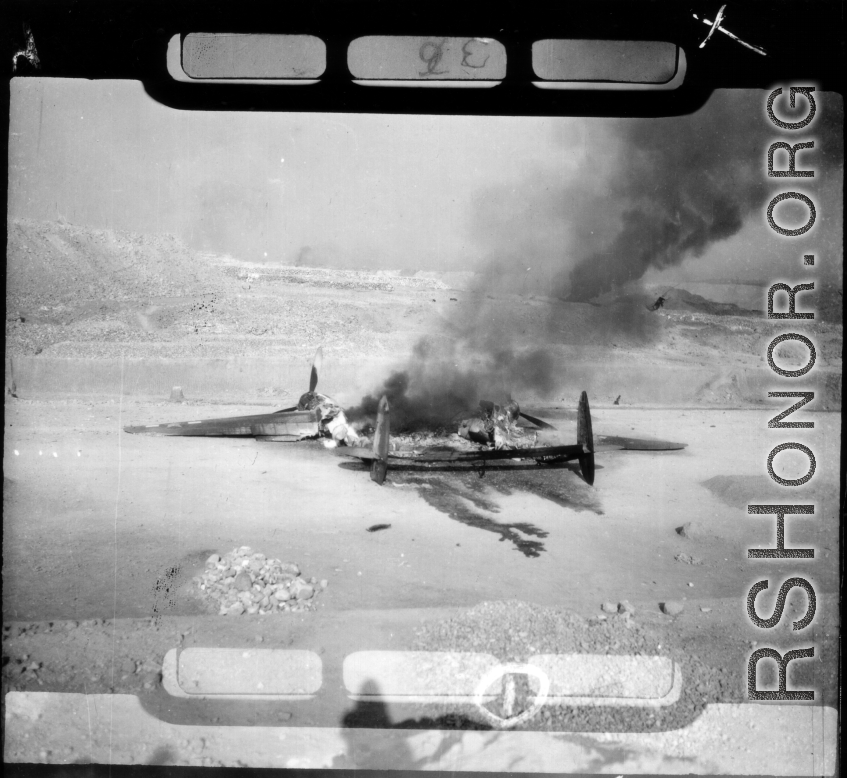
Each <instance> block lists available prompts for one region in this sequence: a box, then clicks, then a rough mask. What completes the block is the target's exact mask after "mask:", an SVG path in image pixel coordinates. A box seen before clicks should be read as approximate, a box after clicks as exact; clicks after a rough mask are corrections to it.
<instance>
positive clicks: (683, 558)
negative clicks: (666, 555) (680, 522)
mask: <svg viewBox="0 0 847 778" xmlns="http://www.w3.org/2000/svg"><path fill="white" fill-rule="evenodd" d="M680 529H681V528H680ZM680 534H682V533H680ZM674 559H675V560H676V561H677V562H682V563H683V564H684V565H702V564H703V560H702V559H700V558H699V557H696V556H692V555H691V554H684V553H683V554H677V555H676V556H675V557H674Z"/></svg>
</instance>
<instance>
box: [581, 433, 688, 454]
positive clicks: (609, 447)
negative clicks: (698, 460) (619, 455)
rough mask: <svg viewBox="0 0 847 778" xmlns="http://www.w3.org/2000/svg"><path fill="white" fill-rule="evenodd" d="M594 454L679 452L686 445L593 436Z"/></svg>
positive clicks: (668, 441)
mask: <svg viewBox="0 0 847 778" xmlns="http://www.w3.org/2000/svg"><path fill="white" fill-rule="evenodd" d="M594 440H595V443H596V445H595V447H594V452H595V453H600V452H601V451H679V450H680V449H683V448H685V447H686V446H688V444H687V443H674V442H673V441H670V440H652V439H650V438H624V437H618V436H617V435H595V436H594Z"/></svg>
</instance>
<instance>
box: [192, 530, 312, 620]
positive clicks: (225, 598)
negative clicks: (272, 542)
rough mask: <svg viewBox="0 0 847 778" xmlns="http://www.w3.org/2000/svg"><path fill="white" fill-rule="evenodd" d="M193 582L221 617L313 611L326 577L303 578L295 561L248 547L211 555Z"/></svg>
mask: <svg viewBox="0 0 847 778" xmlns="http://www.w3.org/2000/svg"><path fill="white" fill-rule="evenodd" d="M194 581H195V582H196V583H197V585H198V586H199V588H200V592H201V596H203V597H204V598H208V599H211V600H213V601H214V602H215V603H216V604H217V605H218V606H219V613H220V614H221V615H222V616H241V615H242V614H244V613H248V614H253V613H261V614H268V613H274V612H277V611H304V610H311V609H313V608H314V601H315V600H314V598H315V595H316V594H317V593H318V592H320V591H323V590H324V589H325V588H326V586H327V582H326V581H325V580H324V581H321V582H320V583H318V582H317V580H316V579H315V578H309V579H308V580H306V579H305V578H303V577H301V575H300V568H299V567H297V565H295V564H293V563H292V562H280V561H279V560H278V559H268V558H267V557H265V555H264V554H259V553H253V550H252V549H251V548H250V547H249V546H241V548H236V549H235V550H233V551H232V552H230V553H229V554H225V555H224V556H223V557H222V556H220V555H218V554H212V556H210V557H209V558H208V559H207V560H206V570H205V571H204V572H203V574H202V575H200V576H197V577H196V578H195V579H194Z"/></svg>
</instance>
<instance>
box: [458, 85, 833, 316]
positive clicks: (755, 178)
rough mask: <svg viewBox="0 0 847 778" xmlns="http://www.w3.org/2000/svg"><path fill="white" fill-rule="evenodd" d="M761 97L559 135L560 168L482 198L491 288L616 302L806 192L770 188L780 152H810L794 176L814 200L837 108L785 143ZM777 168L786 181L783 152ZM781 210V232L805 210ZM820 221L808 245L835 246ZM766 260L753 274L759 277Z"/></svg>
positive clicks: (744, 94) (786, 136)
mask: <svg viewBox="0 0 847 778" xmlns="http://www.w3.org/2000/svg"><path fill="white" fill-rule="evenodd" d="M766 97H767V93H766V92H764V91H761V90H721V91H717V92H715V93H714V94H713V95H712V97H711V98H710V99H709V101H708V103H707V104H706V105H705V106H704V107H703V108H702V109H701V110H699V111H698V112H697V113H695V114H693V115H691V116H682V117H672V118H667V119H662V118H659V119H614V120H600V119H586V120H585V124H584V128H582V135H581V134H580V132H579V131H578V130H577V129H575V128H574V126H573V124H563V125H562V130H561V134H560V143H561V147H562V159H563V160H564V162H565V164H558V163H557V164H556V165H551V167H550V169H549V170H547V169H535V170H528V171H526V175H525V177H524V179H523V180H522V181H518V182H514V181H510V182H504V183H503V184H502V185H498V186H495V187H489V188H488V189H486V190H482V191H480V192H479V193H478V194H477V198H476V203H475V212H474V215H473V219H472V223H471V236H472V237H473V239H474V240H475V241H476V242H478V243H479V244H481V245H482V246H484V247H485V248H486V249H487V255H488V269H489V271H492V272H489V273H488V274H487V275H489V277H490V281H489V283H490V284H491V285H496V284H498V283H499V284H500V288H501V289H508V288H514V286H515V285H516V284H517V285H518V286H519V287H520V289H525V290H526V291H532V292H535V293H540V294H544V295H547V296H551V297H558V298H560V299H568V300H574V301H586V300H592V299H594V298H595V297H597V296H598V295H600V294H602V293H604V292H607V291H610V290H618V291H620V288H621V287H622V286H623V285H625V284H627V283H630V282H636V281H638V280H639V279H640V278H642V276H643V275H644V273H645V272H646V271H647V270H649V269H651V268H654V269H662V268H667V267H670V266H674V265H678V264H679V263H681V262H682V261H683V260H685V259H686V258H695V259H696V258H698V257H703V256H706V255H708V253H709V249H710V247H712V246H714V245H715V244H716V243H719V242H721V241H725V240H726V239H728V238H731V237H732V236H734V235H736V234H737V233H738V232H739V231H740V230H741V229H742V227H743V226H744V225H745V223H747V222H748V221H749V220H750V219H752V218H761V216H762V214H763V212H764V208H765V205H766V204H767V202H768V197H769V195H772V194H774V193H776V192H778V191H782V190H781V189H778V188H777V186H778V185H782V187H783V189H785V188H789V189H790V188H791V185H792V184H793V186H794V187H798V186H799V187H801V188H802V187H803V186H804V184H808V185H810V186H811V185H812V182H811V180H810V179H768V177H767V167H766V153H767V149H768V146H769V145H770V143H772V142H774V141H776V140H784V141H789V142H791V143H798V142H800V141H806V140H814V141H815V148H814V149H808V150H802V151H800V152H798V155H797V168H798V169H800V170H803V169H814V170H815V171H816V173H815V179H814V187H815V189H816V191H820V190H821V187H822V186H823V185H824V183H825V182H826V181H827V178H828V177H829V179H830V180H832V179H833V178H836V177H838V176H840V174H841V171H842V170H843V137H842V134H841V126H842V123H843V104H842V102H841V101H840V100H838V99H836V98H835V96H834V95H831V94H830V95H828V96H827V98H826V99H824V98H823V97H821V103H820V104H821V105H822V106H823V107H824V108H825V109H826V110H822V109H820V107H819V113H818V118H817V119H816V120H815V123H814V124H813V125H812V127H811V128H810V130H809V131H808V132H800V133H785V132H780V131H779V130H777V128H776V127H775V126H774V125H773V124H771V122H770V121H769V120H768V118H767V115H766V114H765V99H766ZM801 136H802V137H801ZM776 164H777V167H778V168H780V169H785V165H786V155H785V152H779V153H778V154H777V156H776ZM838 188H840V182H839V183H838ZM780 208H784V209H785V210H784V211H780V218H781V219H785V220H786V222H785V223H788V221H789V220H790V219H791V218H792V217H793V216H794V215H795V214H796V215H797V216H798V217H800V218H802V219H803V221H805V214H804V212H802V211H801V209H799V208H797V209H796V212H795V211H792V208H793V206H792V205H789V204H784V205H782V206H780ZM827 215H828V216H829V219H828V220H827V219H826V218H823V217H824V215H823V214H822V213H821V214H819V219H818V223H817V224H816V226H815V239H816V241H818V242H823V243H826V242H828V241H827V239H826V238H825V236H829V235H834V236H835V242H836V243H839V244H840V233H841V229H840V226H839V225H838V224H837V222H838V219H839V218H840V215H838V214H834V213H832V209H830V213H829V214H827ZM827 222H828V223H827ZM762 223H763V224H764V222H763V221H762ZM800 223H802V221H801V222H799V223H798V226H799V224H800ZM836 233H837V235H835V234H836ZM762 259H763V258H762V257H758V258H755V259H754V262H755V263H756V264H757V265H759V266H760V267H762V268H763V272H764V273H765V274H766V273H767V272H768V271H767V268H766V267H764V264H765V263H764V262H763V261H762ZM507 277H508V280H504V279H506V278H507ZM498 279H500V280H499V282H498ZM633 291H634V290H633Z"/></svg>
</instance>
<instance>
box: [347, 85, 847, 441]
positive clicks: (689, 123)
mask: <svg viewBox="0 0 847 778" xmlns="http://www.w3.org/2000/svg"><path fill="white" fill-rule="evenodd" d="M765 97H766V95H765V94H764V93H763V92H762V91H758V90H748V91H719V92H716V93H715V94H714V95H713V96H712V97H711V98H710V100H709V102H708V104H707V105H706V106H705V107H704V108H703V109H701V110H700V111H699V112H698V113H696V114H694V115H692V116H685V117H674V118H668V119H619V120H591V119H587V120H585V125H584V127H583V129H582V133H583V136H582V138H580V137H579V132H574V125H573V123H571V124H569V125H567V127H566V129H567V133H566V132H563V133H562V136H561V142H562V148H563V157H565V156H566V155H565V151H570V152H572V153H571V155H570V157H567V162H568V164H565V165H559V166H558V169H557V170H558V172H557V170H554V169H552V167H551V169H550V170H546V169H534V170H527V171H526V175H525V177H524V179H523V180H522V181H520V182H518V183H517V184H515V182H504V183H503V184H501V185H498V186H494V187H489V188H487V189H484V190H480V191H479V192H477V194H476V198H475V204H474V214H473V218H472V221H471V229H472V236H473V237H474V239H475V240H476V241H477V242H478V243H481V244H482V245H483V246H486V247H487V248H488V252H487V264H486V265H485V266H483V267H482V268H475V269H477V270H478V271H479V272H478V276H477V278H478V281H477V284H476V287H475V289H474V290H473V291H474V292H475V295H474V298H475V299H474V301H473V302H472V303H471V302H470V301H463V303H462V305H461V306H459V307H457V309H456V310H455V311H454V314H453V316H452V317H451V319H450V321H449V322H448V329H449V331H450V334H451V335H452V337H453V340H452V341H449V342H442V341H439V340H436V339H435V338H433V339H431V341H425V342H421V343H420V344H419V346H418V348H417V349H416V353H415V355H414V357H413V359H412V360H411V361H410V363H409V366H408V368H407V369H406V370H404V371H400V372H398V373H395V374H394V375H393V376H392V377H391V378H390V379H389V380H388V381H387V382H386V384H385V386H384V387H383V389H382V390H380V391H377V392H375V393H374V395H373V396H371V397H367V398H364V399H363V401H362V404H361V406H360V407H359V408H357V409H353V411H352V415H353V416H354V418H355V417H357V416H358V417H362V416H373V415H374V414H375V412H376V404H377V402H378V399H379V397H380V396H381V395H382V393H385V394H387V396H388V399H389V401H390V402H391V404H392V426H393V427H397V428H398V429H399V428H403V427H407V428H414V427H422V426H433V425H444V424H447V423H448V422H450V420H451V418H452V416H454V415H456V414H457V413H459V412H461V411H465V412H467V411H472V410H475V409H476V407H477V402H478V400H480V399H492V400H495V401H497V400H501V399H504V397H505V395H506V394H508V393H511V394H513V395H514V397H515V399H517V400H518V401H519V402H520V401H521V399H522V398H523V397H525V396H526V395H528V394H534V395H536V396H544V395H550V394H551V393H552V391H553V390H555V389H556V388H557V385H558V384H559V382H560V381H561V379H562V377H563V376H562V375H561V373H560V372H557V369H556V367H555V363H554V360H553V358H552V356H551V353H555V352H556V349H557V347H559V346H562V345H565V344H566V345H568V346H577V347H580V348H582V347H584V351H585V353H587V354H590V353H591V351H592V349H593V347H594V346H598V347H602V348H605V347H608V346H610V345H611V346H616V345H619V344H623V345H624V346H626V345H635V346H644V345H647V344H649V343H650V342H652V341H653V340H654V338H655V337H657V336H658V335H659V334H660V332H661V321H662V320H661V317H658V316H656V315H655V314H653V313H650V312H649V311H647V310H646V308H645V304H644V303H645V302H652V299H651V300H646V299H641V298H642V297H643V296H644V295H643V293H640V291H639V290H638V289H637V288H635V285H634V284H633V282H637V281H638V280H639V279H641V278H642V276H643V275H644V273H645V272H646V271H647V270H649V269H651V268H657V269H661V268H665V267H670V266H673V265H677V264H679V263H680V262H682V261H683V260H684V259H686V258H689V257H693V258H697V257H701V256H703V255H704V254H706V253H707V252H708V250H709V248H710V246H713V245H714V244H715V243H717V242H719V241H723V240H726V239H728V238H730V237H732V236H733V235H735V234H737V233H738V232H739V231H740V230H741V229H742V227H743V226H744V225H745V222H746V221H747V220H748V219H750V218H752V217H753V215H754V214H759V215H761V213H762V211H763V209H764V207H765V204H766V203H767V198H768V196H769V195H770V194H771V193H775V192H777V191H781V190H779V189H777V188H776V187H775V186H774V183H775V181H774V180H771V181H769V180H768V178H767V175H766V152H767V148H768V146H769V144H770V143H772V142H774V141H775V140H790V142H792V143H797V142H800V141H805V140H809V139H814V140H815V141H816V143H815V149H812V150H808V151H805V150H804V151H801V152H800V153H799V154H798V157H797V168H798V169H800V170H802V169H812V168H814V169H815V170H816V171H817V172H816V183H818V184H820V183H822V182H823V181H822V179H823V180H825V175H827V174H828V173H829V171H822V170H821V168H822V166H823V167H826V166H830V167H832V168H833V171H832V173H831V175H836V176H837V175H839V174H840V172H841V170H842V169H843V140H842V137H841V130H840V127H841V123H842V120H843V111H842V106H841V103H836V101H834V100H830V101H828V102H827V105H828V106H829V107H830V110H829V111H828V112H827V113H826V114H825V115H824V114H823V113H822V114H821V115H820V119H819V121H818V122H816V125H815V126H814V128H813V130H812V131H811V132H809V133H808V135H806V134H803V137H796V138H793V136H789V137H788V138H786V137H785V136H784V134H782V135H781V134H780V133H779V132H777V131H775V130H776V128H775V127H773V126H772V125H771V124H770V123H769V122H768V120H767V118H766V115H765V111H764V100H765ZM564 126H565V125H563V127H564ZM568 133H569V134H568ZM798 135H799V134H798ZM792 138H793V139H792ZM826 157H828V158H829V159H826ZM777 159H778V161H777V167H778V168H781V169H784V167H785V164H786V161H785V158H784V154H783V155H782V158H781V159H780V157H779V156H778V157H777ZM833 163H834V164H833ZM563 170H564V172H562V171H563ZM786 181H788V182H790V181H792V179H782V180H781V181H780V182H779V183H782V184H784V183H785V182H786ZM800 182H801V184H802V179H801V180H800ZM769 184H770V185H769ZM788 207H789V206H786V208H788ZM783 213H784V215H782V216H781V217H780V218H781V219H785V220H786V221H785V222H784V223H785V224H786V225H788V224H789V220H790V219H791V218H792V215H791V214H790V212H789V210H786V211H785V212H783ZM800 216H801V217H802V220H805V214H804V213H803V214H800ZM819 221H822V220H819ZM800 223H802V221H801V222H800ZM822 226H825V225H823V224H820V223H819V225H818V227H816V229H818V235H819V236H821V235H822V232H821V230H820V227H822ZM818 239H819V240H820V237H819V238H818ZM759 261H761V260H759ZM627 284H628V285H629V288H622V287H624V286H625V285H627ZM609 291H612V292H613V293H614V294H613V295H612V296H611V299H607V300H606V301H605V302H604V303H603V305H602V306H600V307H595V306H593V305H586V304H575V303H584V302H586V301H589V300H593V299H595V298H598V297H599V296H600V295H603V294H604V293H605V292H609ZM503 293H506V294H520V295H521V296H523V297H525V298H529V297H530V296H531V295H533V294H538V295H539V296H541V297H543V298H544V299H545V300H546V301H548V302H545V303H544V304H543V305H539V306H537V307H536V308H534V309H533V311H532V313H533V316H534V318H532V319H531V320H530V321H528V322H526V321H525V322H515V321H506V320H505V316H506V314H505V312H504V309H503V308H502V307H498V304H497V301H496V297H497V294H503ZM550 298H554V299H555V298H558V299H559V300H561V301H565V300H567V301H569V302H561V303H558V304H556V303H552V302H549V301H550ZM472 306H474V307H472ZM528 344H531V348H529V349H528V350H527V349H525V347H526V346H527V345H528ZM522 349H524V350H522ZM565 370H566V367H565Z"/></svg>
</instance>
